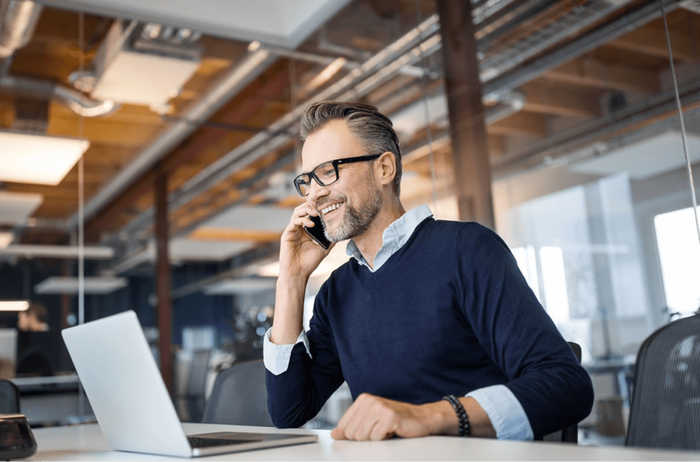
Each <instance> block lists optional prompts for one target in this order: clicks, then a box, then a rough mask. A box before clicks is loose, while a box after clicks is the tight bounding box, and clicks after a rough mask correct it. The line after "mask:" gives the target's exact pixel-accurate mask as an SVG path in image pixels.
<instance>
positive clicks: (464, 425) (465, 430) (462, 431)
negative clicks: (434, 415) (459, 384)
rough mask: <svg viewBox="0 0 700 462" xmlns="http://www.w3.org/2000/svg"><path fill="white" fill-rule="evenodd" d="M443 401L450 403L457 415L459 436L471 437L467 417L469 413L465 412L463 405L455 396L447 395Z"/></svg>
mask: <svg viewBox="0 0 700 462" xmlns="http://www.w3.org/2000/svg"><path fill="white" fill-rule="evenodd" d="M442 399H444V400H445V401H447V402H448V403H450V404H451V405H452V408H453V409H454V410H455V413H456V414H457V419H459V436H469V435H470V434H471V428H470V426H469V417H467V411H465V410H464V406H462V403H460V402H459V400H458V399H457V398H455V397H454V395H447V396H444V397H443V398H442Z"/></svg>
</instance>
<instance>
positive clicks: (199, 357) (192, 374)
mask: <svg viewBox="0 0 700 462" xmlns="http://www.w3.org/2000/svg"><path fill="white" fill-rule="evenodd" d="M210 358H211V350H195V351H193V352H192V362H190V368H189V372H188V375H187V389H186V391H185V402H186V403H187V415H188V420H189V421H190V422H199V421H200V419H201V418H202V415H203V413H204V405H205V400H206V387H207V374H208V373H209V360H210Z"/></svg>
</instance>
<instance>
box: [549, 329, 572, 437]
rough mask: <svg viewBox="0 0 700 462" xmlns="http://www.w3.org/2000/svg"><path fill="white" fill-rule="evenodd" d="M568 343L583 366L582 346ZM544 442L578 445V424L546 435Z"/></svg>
mask: <svg viewBox="0 0 700 462" xmlns="http://www.w3.org/2000/svg"><path fill="white" fill-rule="evenodd" d="M568 343H569V346H570V347H571V349H572V350H573V352H574V356H576V360H578V362H579V364H581V345H579V344H578V343H574V342H568ZM542 440H543V441H557V442H560V443H573V444H578V424H573V425H569V426H568V427H566V428H564V429H563V430H560V431H558V432H554V433H550V434H548V435H544V437H543V438H542Z"/></svg>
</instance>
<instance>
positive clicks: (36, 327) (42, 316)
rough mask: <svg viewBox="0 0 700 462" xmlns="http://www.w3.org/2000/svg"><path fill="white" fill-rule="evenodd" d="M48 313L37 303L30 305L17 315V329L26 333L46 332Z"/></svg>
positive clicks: (47, 328)
mask: <svg viewBox="0 0 700 462" xmlns="http://www.w3.org/2000/svg"><path fill="white" fill-rule="evenodd" d="M48 319H49V312H48V311H47V310H46V308H45V307H44V306H43V305H40V304H39V303H31V304H30V305H29V308H27V309H26V310H25V311H20V312H19V313H18V314H17V328H18V329H19V330H21V331H26V332H47V331H48V330H49V324H48V323H47V321H48Z"/></svg>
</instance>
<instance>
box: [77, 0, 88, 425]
mask: <svg viewBox="0 0 700 462" xmlns="http://www.w3.org/2000/svg"><path fill="white" fill-rule="evenodd" d="M84 27H85V14H84V13H83V12H82V11H81V12H80V13H78V68H79V70H80V71H81V72H82V71H83V70H84V69H85V62H84V59H85V58H84V48H83V47H84V43H85V37H84V30H83V29H84ZM84 136H85V117H84V116H83V115H79V116H78V137H79V138H81V139H82V138H83V137H84ZM84 158H85V153H83V154H82V155H81V156H80V158H79V159H78V325H80V324H83V323H84V322H85V207H84V205H85V197H84V194H85V191H84V184H83V183H84V181H85V178H84V174H85V171H84ZM85 400H86V396H85V389H84V388H83V385H82V383H80V381H78V418H79V419H80V420H81V421H82V420H84V419H86V417H87V416H86V415H85V414H86V409H87V406H86V405H85Z"/></svg>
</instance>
